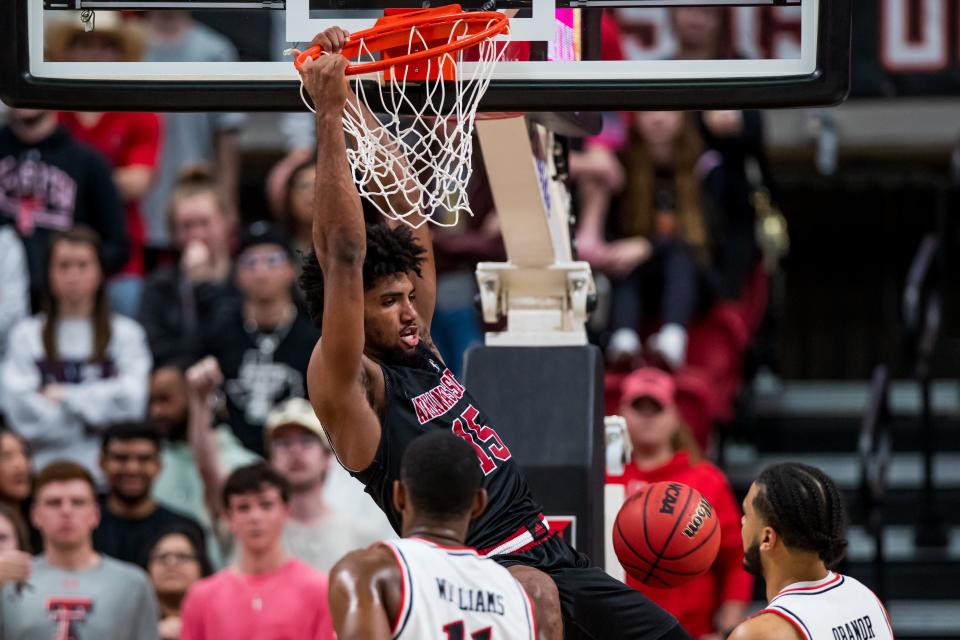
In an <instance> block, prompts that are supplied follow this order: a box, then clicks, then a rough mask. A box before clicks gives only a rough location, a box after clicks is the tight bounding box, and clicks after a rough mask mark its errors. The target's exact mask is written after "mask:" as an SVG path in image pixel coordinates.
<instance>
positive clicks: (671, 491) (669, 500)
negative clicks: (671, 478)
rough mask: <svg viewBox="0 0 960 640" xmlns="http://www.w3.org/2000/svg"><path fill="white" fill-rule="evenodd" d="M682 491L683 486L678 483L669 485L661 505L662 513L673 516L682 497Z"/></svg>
mask: <svg viewBox="0 0 960 640" xmlns="http://www.w3.org/2000/svg"><path fill="white" fill-rule="evenodd" d="M682 490H683V485H681V484H677V483H676V482H671V483H670V484H669V485H667V490H666V491H664V493H663V502H661V503H660V513H668V514H673V508H674V507H675V506H676V505H677V498H679V497H680V492H681V491H682Z"/></svg>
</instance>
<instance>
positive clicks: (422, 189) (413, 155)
mask: <svg viewBox="0 0 960 640" xmlns="http://www.w3.org/2000/svg"><path fill="white" fill-rule="evenodd" d="M461 24H462V23H461V22H457V23H455V24H454V27H453V29H452V30H451V35H450V38H449V42H454V41H456V40H458V39H459V38H460V37H462V34H463V33H464V32H465V31H466V29H465V25H463V26H464V28H460V27H461ZM418 43H419V44H420V45H421V47H423V46H426V42H425V41H424V39H423V37H422V36H421V34H420V33H419V31H418V29H417V28H416V27H413V28H411V29H410V39H409V43H408V51H411V52H412V51H414V50H419V49H418V48H415V45H416V44H418ZM506 44H507V43H506V42H504V41H503V40H502V39H501V40H499V41H496V42H494V41H493V40H484V41H483V42H481V43H480V44H479V45H477V46H475V47H473V48H472V49H471V51H472V52H476V54H477V61H476V62H472V61H471V62H468V63H467V64H469V65H470V70H469V71H465V70H464V60H463V51H456V52H453V53H445V54H442V55H441V56H438V57H437V58H432V59H430V60H427V61H424V62H423V63H421V64H422V65H427V68H428V72H427V77H428V78H430V77H433V72H434V71H435V70H436V69H437V68H438V66H439V65H441V64H455V65H456V69H457V79H456V81H455V82H445V81H443V80H439V79H438V80H426V81H419V80H418V81H413V80H410V81H409V82H408V79H407V75H409V74H408V72H405V68H403V67H400V68H399V69H397V70H395V73H394V77H393V78H392V80H385V79H384V73H383V72H380V73H377V74H376V79H377V89H376V90H372V89H370V88H369V86H367V85H369V84H371V83H366V84H365V83H364V82H363V80H365V79H370V78H371V77H372V76H371V75H366V76H354V77H353V78H351V85H352V87H353V91H354V93H355V94H356V96H357V100H356V101H351V100H348V101H347V105H346V107H345V108H344V114H343V127H344V130H345V132H346V134H347V143H348V145H347V158H348V159H349V161H350V166H351V168H352V169H353V172H354V175H355V178H356V182H357V190H358V191H359V192H360V195H361V196H362V197H364V198H366V199H367V201H368V202H370V203H371V204H372V205H373V206H374V207H376V209H377V210H378V211H380V213H382V214H383V215H385V216H386V217H388V218H391V219H393V220H399V221H401V222H403V223H405V224H407V225H409V226H411V227H413V228H417V227H420V226H421V225H423V224H424V223H426V222H427V221H430V222H433V223H434V224H437V225H439V226H455V225H456V224H457V223H458V221H459V219H460V214H461V212H462V213H466V214H467V215H473V214H472V212H471V211H470V203H469V200H468V197H467V186H468V183H469V181H470V176H471V174H472V172H473V169H472V164H471V161H472V158H473V127H474V120H475V117H476V113H477V107H478V106H479V104H480V99H481V98H482V97H483V94H484V93H485V92H486V90H487V87H488V86H489V85H490V80H491V78H492V76H493V70H494V68H495V67H496V64H497V62H499V61H500V59H501V58H503V55H504V51H505V50H506ZM360 52H361V56H360V59H361V60H364V61H365V60H367V59H373V54H372V53H371V52H370V51H369V50H368V49H367V48H366V47H365V45H364V44H363V42H361V43H360ZM438 75H439V74H438ZM414 87H415V88H416V90H417V94H418V97H422V98H423V102H422V104H418V103H417V102H415V101H414V100H413V99H412V97H411V95H408V88H410V89H413V88H414ZM301 90H302V87H301ZM411 93H412V92H411ZM448 94H452V95H449V96H448ZM371 99H372V100H373V101H372V102H371ZM361 105H366V106H367V107H368V108H369V110H370V111H375V110H381V109H382V108H383V107H385V108H386V110H387V113H386V118H387V119H386V121H381V122H369V121H368V120H367V119H364V117H363V112H362V110H361ZM374 107H375V108H376V109H375V108H374ZM308 108H309V105H308ZM401 112H405V113H406V115H403V116H401V115H400V114H401ZM381 118H382V115H381ZM396 158H403V159H405V160H406V165H407V166H406V167H405V168H404V167H402V165H398V163H397V161H396Z"/></svg>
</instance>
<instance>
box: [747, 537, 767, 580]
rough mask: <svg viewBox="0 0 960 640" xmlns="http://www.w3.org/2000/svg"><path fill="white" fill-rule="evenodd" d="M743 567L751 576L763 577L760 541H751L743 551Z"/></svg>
mask: <svg viewBox="0 0 960 640" xmlns="http://www.w3.org/2000/svg"><path fill="white" fill-rule="evenodd" d="M743 568H744V570H745V571H746V572H747V573H749V574H750V575H752V576H756V577H757V578H762V577H763V563H762V562H760V543H759V542H756V541H754V542H752V543H750V546H749V547H747V548H746V550H745V551H744V552H743Z"/></svg>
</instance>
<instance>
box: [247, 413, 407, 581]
mask: <svg viewBox="0 0 960 640" xmlns="http://www.w3.org/2000/svg"><path fill="white" fill-rule="evenodd" d="M266 440H267V451H268V454H269V461H270V465H271V466H272V467H273V468H274V470H275V471H277V472H278V473H279V474H280V475H282V476H283V477H284V478H286V479H287V481H288V482H289V483H290V518H289V519H288V520H287V524H286V526H285V527H284V528H283V543H284V547H285V548H286V549H287V551H289V552H290V555H292V556H293V557H295V558H299V559H300V560H303V561H304V562H306V563H307V564H309V565H310V566H312V567H313V568H314V569H317V570H319V571H323V572H324V573H327V572H329V571H330V569H331V568H333V565H334V564H336V562H337V561H338V560H340V558H342V557H343V556H345V555H346V554H347V553H349V552H350V551H353V550H355V549H360V548H364V547H366V546H368V545H371V544H373V543H374V542H377V541H378V540H381V539H384V538H394V537H396V534H395V533H394V532H393V529H391V528H390V525H389V523H388V522H387V520H386V518H385V517H384V516H383V513H382V512H380V510H379V509H377V508H376V505H374V503H373V501H372V500H370V499H369V498H368V497H366V496H365V495H364V494H363V486H362V485H360V483H358V482H357V481H356V480H354V479H353V478H350V477H349V476H348V475H347V474H346V472H344V471H343V468H342V467H340V464H339V463H338V462H337V461H336V459H335V458H334V457H333V449H331V447H330V443H329V442H328V441H327V435H326V433H324V431H323V428H322V427H321V426H320V420H318V419H317V416H316V414H315V413H314V412H313V407H311V406H310V403H309V402H308V401H306V400H304V399H303V398H290V399H288V400H285V401H284V402H282V403H281V404H280V405H279V406H278V407H277V408H275V409H274V410H273V411H271V412H270V415H269V416H267V422H266ZM331 489H332V491H331ZM334 501H335V502H334ZM347 502H360V503H361V504H364V505H367V506H368V507H369V508H368V509H367V510H366V513H363V514H353V517H348V515H347V513H344V512H342V511H341V510H340V509H339V508H338V505H341V504H344V503H347ZM364 525H366V526H364ZM374 527H376V528H374Z"/></svg>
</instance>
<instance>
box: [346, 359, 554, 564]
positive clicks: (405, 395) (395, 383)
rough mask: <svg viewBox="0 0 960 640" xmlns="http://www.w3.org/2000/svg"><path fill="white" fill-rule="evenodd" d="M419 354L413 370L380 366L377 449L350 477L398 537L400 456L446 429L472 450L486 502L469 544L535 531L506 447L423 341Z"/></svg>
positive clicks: (535, 508)
mask: <svg viewBox="0 0 960 640" xmlns="http://www.w3.org/2000/svg"><path fill="white" fill-rule="evenodd" d="M417 350H418V352H419V355H420V356H421V361H422V364H420V365H419V366H400V365H386V364H382V363H381V364H380V368H381V369H382V370H383V380H384V385H385V394H384V411H383V422H382V424H381V426H380V446H379V447H378V448H377V453H376V455H375V456H374V459H373V462H372V463H371V464H370V466H369V467H367V468H366V469H364V470H363V471H361V472H359V473H353V474H352V475H353V476H354V477H356V478H357V479H358V480H360V481H361V482H362V483H363V484H364V486H365V487H366V491H367V493H369V494H370V495H371V496H372V497H373V499H374V500H375V501H376V503H377V504H378V505H379V506H380V509H382V510H383V512H384V513H385V514H386V515H387V518H388V519H389V520H390V524H391V525H393V528H394V530H396V531H397V532H398V533H399V532H400V525H401V521H400V514H399V512H397V511H396V510H395V509H394V508H393V482H394V480H399V479H400V460H401V459H402V457H403V452H404V451H405V450H406V448H407V445H409V444H410V443H411V442H412V441H413V439H414V438H416V437H418V436H421V435H423V434H424V433H427V431H428V430H431V429H446V430H449V431H452V432H453V433H454V434H455V435H457V436H459V437H461V438H463V439H464V440H466V441H467V443H469V444H470V445H471V446H472V447H473V450H474V451H475V452H476V454H477V460H478V462H479V464H480V468H481V470H482V471H483V474H484V481H483V486H484V488H485V489H486V490H487V493H488V494H489V499H490V502H489V505H488V506H487V510H486V511H485V512H484V513H483V515H481V516H480V517H479V518H477V519H476V520H474V521H473V522H472V523H471V524H470V530H469V531H468V532H467V541H466V542H467V545H468V546H471V547H474V548H476V549H488V548H491V547H494V546H496V545H497V544H498V543H500V542H502V541H503V540H505V539H506V538H508V537H509V536H511V535H512V534H514V533H515V532H516V531H517V530H518V528H520V527H522V526H527V527H535V526H536V523H537V522H539V519H538V516H539V514H540V511H541V508H540V506H539V505H537V503H536V502H534V500H533V496H532V495H531V494H530V489H529V488H528V487H527V481H526V478H524V476H523V473H522V472H521V471H520V468H519V467H518V466H517V463H516V462H515V461H514V460H513V459H512V458H511V455H510V449H509V448H508V447H507V445H506V444H505V443H504V442H503V440H501V439H500V436H498V435H497V432H496V431H494V429H493V426H492V425H490V424H489V423H488V421H487V418H486V416H485V415H484V414H483V412H482V411H481V410H480V409H479V408H478V407H477V405H476V402H474V401H473V399H472V398H471V397H470V394H469V393H467V390H466V389H465V388H464V387H463V385H462V384H460V382H459V381H458V380H457V379H456V377H455V376H454V375H453V373H452V372H451V371H450V370H449V369H447V368H446V367H444V366H443V363H442V362H440V361H439V359H438V358H436V356H434V354H433V353H431V352H430V350H429V349H428V348H427V347H426V346H424V345H423V343H421V344H420V345H418V346H417Z"/></svg>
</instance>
